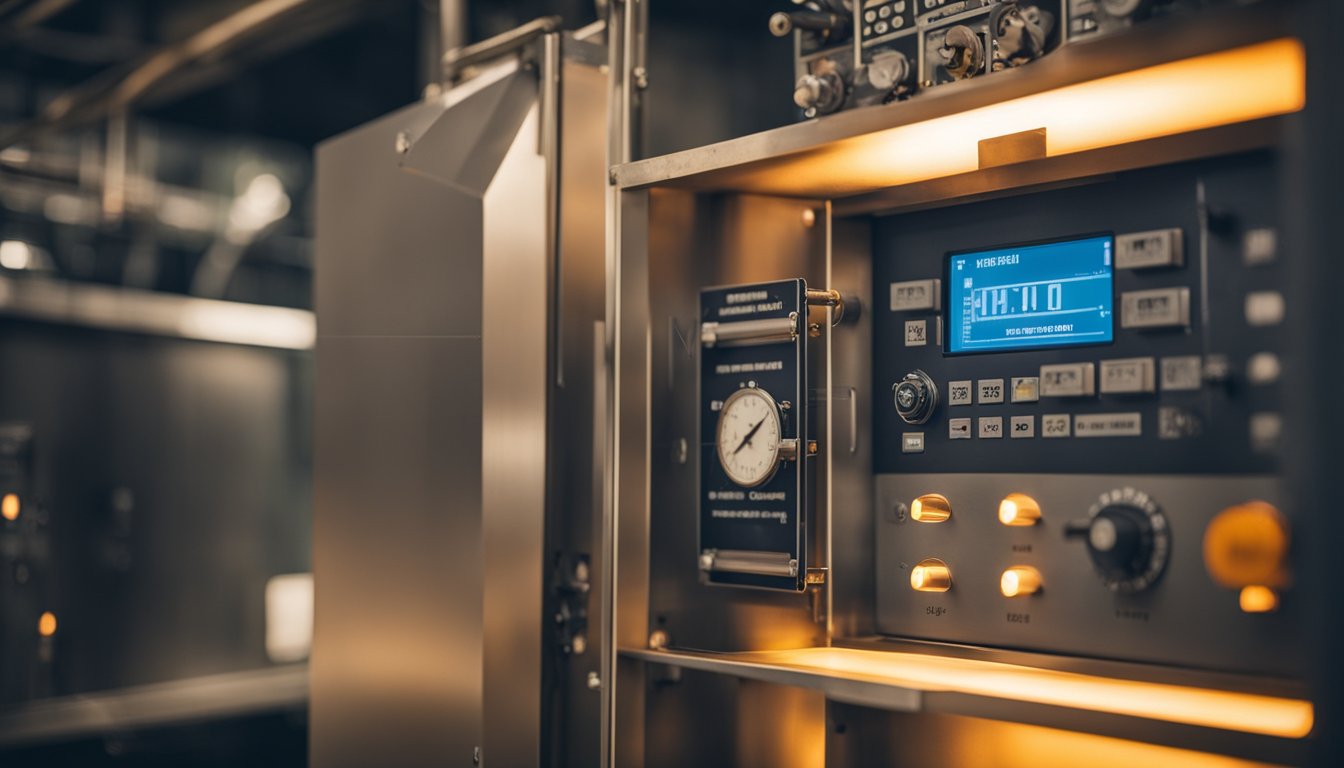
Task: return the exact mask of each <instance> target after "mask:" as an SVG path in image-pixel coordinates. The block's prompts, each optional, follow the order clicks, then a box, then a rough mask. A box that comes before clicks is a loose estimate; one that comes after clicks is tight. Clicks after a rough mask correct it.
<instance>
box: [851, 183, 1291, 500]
mask: <svg viewBox="0 0 1344 768" xmlns="http://www.w3.org/2000/svg"><path fill="white" fill-rule="evenodd" d="M1274 189H1275V175H1274V170H1273V163H1272V161H1271V160H1270V159H1269V158H1267V157H1244V158H1239V159H1235V160H1222V161H1218V162H1211V163H1205V164H1195V165H1187V166H1181V167H1176V168H1163V169H1157V170H1152V171H1145V172H1140V173H1134V174H1130V175H1128V176H1124V177H1121V178H1118V179H1115V180H1113V181H1109V182H1105V183H1100V184H1095V185H1090V186H1086V187H1081V188H1075V189H1068V190H1060V191H1052V192H1046V193H1042V194H1037V195H1030V196H1022V197H1014V198H1010V199H1005V200H997V201H992V202H987V203H980V204H975V205H967V206H960V207H955V208H946V209H941V210H937V211H924V212H920V213H919V214H918V215H915V216H908V217H891V218H887V219H879V220H878V223H877V227H876V230H875V234H874V242H873V246H874V252H875V255H876V263H875V265H874V275H875V283H876V285H875V294H876V295H875V296H874V297H873V302H874V306H875V307H876V309H877V311H876V313H875V319H874V338H875V349H874V371H875V373H876V377H877V378H876V381H875V382H874V391H875V392H879V393H883V395H884V397H886V399H887V402H889V403H891V405H890V406H889V407H884V408H879V409H877V410H876V414H877V418H876V423H875V425H874V427H875V430H874V446H875V448H876V452H875V465H876V467H875V468H876V471H877V472H879V473H885V472H948V471H957V470H960V469H964V468H965V467H967V466H974V467H976V468H977V469H979V470H981V471H986V472H1040V471H1049V472H1051V473H1074V472H1120V473H1168V472H1171V473H1244V472H1260V473H1268V472H1272V471H1274V470H1275V468H1276V467H1277V456H1278V449H1279V447H1280V445H1281V441H1282V434H1281V429H1280V425H1281V423H1282V420H1281V418H1280V416H1279V407H1280V403H1279V386H1278V385H1279V382H1280V380H1281V377H1282V376H1283V371H1282V367H1283V362H1282V359H1281V355H1282V349H1283V347H1284V344H1285V339H1284V338H1282V335H1281V333H1282V332H1281V327H1282V326H1281V323H1282V321H1283V318H1284V315H1285V313H1286V312H1287V311H1288V309H1289V308H1288V307H1287V305H1286V301H1285V298H1284V295H1283V293H1282V290H1281V286H1282V281H1283V265H1282V261H1283V258H1282V254H1281V253H1280V252H1279V248H1278V243H1277V239H1278V238H1277V231H1278V230H1277V227H1276V221H1275V218H1276V213H1275V205H1274V200H1273V190H1274ZM1086 233H1105V234H1106V235H1109V236H1111V237H1113V240H1114V253H1113V263H1112V266H1113V270H1112V275H1111V278H1112V281H1113V286H1112V292H1111V294H1110V296H1109V299H1108V301H1109V307H1110V311H1111V313H1112V316H1111V318H1110V319H1109V321H1108V322H1109V323H1110V324H1111V328H1110V331H1111V337H1112V338H1111V340H1109V341H1104V342H1102V343H1096V344H1081V345H1072V346H1063V347H1058V348H1027V349H1022V350H1020V351H993V352H986V353H982V354H950V342H951V339H950V338H949V337H950V335H951V334H952V333H954V332H956V331H955V329H954V328H953V324H954V323H955V322H956V321H957V318H956V317H955V313H956V312H958V311H959V307H957V306H948V303H949V301H950V299H949V296H953V295H954V292H953V291H952V290H951V287H950V286H949V285H948V281H949V278H948V277H947V275H946V274H945V273H946V270H947V269H948V258H949V256H948V254H949V253H954V252H959V251H965V250H968V249H976V248H981V249H990V248H994V247H996V246H999V245H1000V244H1003V243H1031V242H1035V241H1051V240H1055V239H1059V238H1065V237H1072V236H1079V235H1084V234H1086ZM953 279H957V278H953ZM1045 282H1047V281H1043V285H1042V287H1041V295H1040V297H1039V304H1040V307H1039V311H1036V312H1030V313H1027V316H1028V317H1031V316H1038V317H1037V318H1036V320H1035V325H1036V328H1031V327H1027V325H1028V321H1023V324H1024V328H1023V330H1024V332H1030V331H1033V330H1039V329H1040V328H1042V327H1045V328H1048V327H1049V326H1048V323H1050V322H1064V320H1054V319H1052V317H1050V316H1049V315H1048V313H1047V312H1046V309H1045V308H1046V306H1047V304H1048V302H1049V301H1050V299H1049V298H1047V297H1046V295H1045V293H1046V290H1045V289H1046V285H1045ZM1049 284H1050V285H1053V284H1054V283H1049ZM1067 290H1068V288H1066V291H1067ZM1067 295H1068V294H1067V293H1066V294H1065V296H1067ZM1008 296H1010V297H1011V302H1012V303H1013V305H1014V306H1012V307H1010V308H1012V309H1016V308H1017V306H1016V303H1017V302H1018V301H1019V298H1018V294H1016V293H1014V294H1009V295H1008ZM1000 298H1002V299H1003V300H1005V301H1007V300H1008V297H1007V296H1005V297H1000ZM989 300H990V299H988V298H986V301H989ZM1033 300H1035V297H1033ZM977 301H979V299H977ZM1021 301H1022V302H1023V303H1025V302H1026V296H1025V294H1023V297H1022V298H1021ZM1068 317H1073V316H1066V317H1065V320H1067V319H1068ZM1069 322H1072V321H1069ZM912 374H916V375H919V376H920V377H922V378H924V379H926V381H927V386H929V387H931V388H933V389H936V390H937V392H936V395H937V405H936V407H934V408H932V409H931V411H930V413H929V414H928V415H927V417H925V418H919V419H913V420H912V419H908V418H903V416H902V414H901V413H900V408H899V405H898V404H896V403H895V402H894V401H893V400H891V397H890V393H892V392H893V388H894V387H896V386H898V385H899V383H900V382H902V381H904V380H906V378H907V377H909V376H911V375H912Z"/></svg>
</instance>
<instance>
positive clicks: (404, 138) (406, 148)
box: [395, 131, 411, 155]
mask: <svg viewBox="0 0 1344 768" xmlns="http://www.w3.org/2000/svg"><path fill="white" fill-rule="evenodd" d="M395 146H396V148H397V154H398V155H404V154H406V153H407V152H410V151H411V135H410V134H409V133H407V132H405V131H398V132H397V142H396V145H395Z"/></svg>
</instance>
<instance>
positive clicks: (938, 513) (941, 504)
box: [910, 493, 952, 523]
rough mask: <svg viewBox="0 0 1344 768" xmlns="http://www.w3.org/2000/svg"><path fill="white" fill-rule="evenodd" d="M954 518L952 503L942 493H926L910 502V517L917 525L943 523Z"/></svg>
mask: <svg viewBox="0 0 1344 768" xmlns="http://www.w3.org/2000/svg"><path fill="white" fill-rule="evenodd" d="M951 516H952V503H951V502H949V501H948V500H947V497H946V496H944V495H942V494H941V493H926V494H924V495H923V496H920V497H919V498H918V499H915V500H914V501H912V502H910V517H911V518H912V519H913V520H914V521H915V522H917V523H941V522H943V521H944V520H946V519H947V518H949V517H951Z"/></svg>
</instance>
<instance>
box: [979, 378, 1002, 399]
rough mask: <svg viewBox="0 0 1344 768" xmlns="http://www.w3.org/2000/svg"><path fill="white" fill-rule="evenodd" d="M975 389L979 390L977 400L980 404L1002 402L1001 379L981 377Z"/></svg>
mask: <svg viewBox="0 0 1344 768" xmlns="http://www.w3.org/2000/svg"><path fill="white" fill-rule="evenodd" d="M977 389H978V390H979V394H978V395H977V400H978V402H979V403H980V404H981V405H992V404H995V403H1002V402H1003V379H981V380H980V381H979V382H978V385H977Z"/></svg>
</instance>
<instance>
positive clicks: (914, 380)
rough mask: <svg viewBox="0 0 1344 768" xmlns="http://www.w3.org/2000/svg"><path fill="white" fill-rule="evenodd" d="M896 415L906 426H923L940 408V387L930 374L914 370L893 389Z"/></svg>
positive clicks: (894, 385)
mask: <svg viewBox="0 0 1344 768" xmlns="http://www.w3.org/2000/svg"><path fill="white" fill-rule="evenodd" d="M891 395H892V400H893V401H894V402H895V404H896V415H898V416H900V417H901V421H904V422H905V423H906V424H923V423H924V422H926V421H928V420H929V417H930V416H932V415H933V411H934V409H935V408H937V407H938V385H937V384H935V383H934V381H933V379H931V378H929V374H927V373H925V372H923V371H920V370H914V371H911V372H910V373H907V374H905V377H904V378H903V379H901V380H900V381H898V382H896V383H895V384H893V385H892V387H891Z"/></svg>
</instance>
